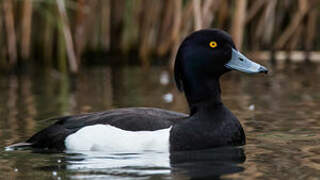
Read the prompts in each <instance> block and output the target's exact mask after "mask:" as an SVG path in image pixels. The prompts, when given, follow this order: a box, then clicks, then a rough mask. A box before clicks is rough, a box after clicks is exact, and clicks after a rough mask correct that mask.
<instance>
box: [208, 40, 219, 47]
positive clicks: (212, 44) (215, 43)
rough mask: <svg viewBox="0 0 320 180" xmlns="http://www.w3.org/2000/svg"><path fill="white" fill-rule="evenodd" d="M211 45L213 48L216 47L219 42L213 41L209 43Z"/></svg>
mask: <svg viewBox="0 0 320 180" xmlns="http://www.w3.org/2000/svg"><path fill="white" fill-rule="evenodd" d="M209 46H210V47H212V48H215V47H217V46H218V44H217V42H215V41H211V42H210V43H209Z"/></svg>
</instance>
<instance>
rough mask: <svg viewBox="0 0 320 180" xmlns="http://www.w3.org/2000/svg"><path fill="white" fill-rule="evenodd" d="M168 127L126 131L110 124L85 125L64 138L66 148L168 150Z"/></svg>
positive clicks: (126, 150) (113, 150)
mask: <svg viewBox="0 0 320 180" xmlns="http://www.w3.org/2000/svg"><path fill="white" fill-rule="evenodd" d="M170 129H171V127H170V128H167V129H161V130H157V131H126V130H122V129H119V128H116V127H114V126H110V125H102V124H97V125H92V126H87V127H84V128H82V129H80V130H79V131H77V132H76V133H74V134H71V135H69V136H68V137H67V138H66V139H65V145H66V149H67V150H81V151H112V152H139V151H158V152H167V151H169V134H170Z"/></svg>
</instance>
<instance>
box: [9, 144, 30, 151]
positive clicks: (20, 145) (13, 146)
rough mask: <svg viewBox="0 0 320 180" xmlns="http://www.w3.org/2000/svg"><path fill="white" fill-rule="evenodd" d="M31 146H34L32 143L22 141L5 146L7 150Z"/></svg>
mask: <svg viewBox="0 0 320 180" xmlns="http://www.w3.org/2000/svg"><path fill="white" fill-rule="evenodd" d="M31 146H32V143H28V142H20V143H16V144H12V145H10V146H7V147H5V150H6V151H12V150H16V149H24V148H28V147H31Z"/></svg>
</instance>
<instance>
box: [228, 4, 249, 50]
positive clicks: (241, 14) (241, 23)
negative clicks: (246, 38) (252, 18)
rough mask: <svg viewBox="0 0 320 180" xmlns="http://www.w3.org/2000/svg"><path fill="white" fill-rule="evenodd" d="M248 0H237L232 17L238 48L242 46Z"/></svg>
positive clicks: (233, 33) (234, 38)
mask: <svg viewBox="0 0 320 180" xmlns="http://www.w3.org/2000/svg"><path fill="white" fill-rule="evenodd" d="M246 6H247V0H237V1H236V3H235V8H236V9H235V12H234V15H233V19H232V28H231V34H232V37H233V40H234V43H235V45H236V47H237V48H238V49H241V47H242V39H243V33H244V27H245V18H246Z"/></svg>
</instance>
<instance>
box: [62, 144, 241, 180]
mask: <svg viewBox="0 0 320 180" xmlns="http://www.w3.org/2000/svg"><path fill="white" fill-rule="evenodd" d="M65 158H66V159H65V162H66V169H67V170H68V171H71V172H81V174H77V173H75V174H74V175H73V176H76V177H77V178H81V177H79V175H80V176H85V177H86V178H89V179H90V174H92V172H95V173H98V172H99V174H100V175H102V174H103V175H105V176H106V177H110V176H118V177H119V176H121V177H148V176H149V177H150V176H160V177H167V178H169V179H170V177H175V176H183V177H186V178H195V179H198V178H200V179H206V178H209V179H219V178H220V177H221V176H222V175H226V174H232V173H237V172H241V171H243V170H244V168H243V167H242V166H241V163H243V162H244V161H245V159H246V157H245V154H244V150H243V149H242V148H241V147H224V148H216V149H209V150H201V151H184V152H174V153H171V154H169V153H167V152H151V151H148V152H141V153H125V152H119V153H106V152H92V151H91V152H90V151H88V152H81V153H79V152H77V153H75V152H67V155H66V156H65ZM93 178H94V177H93Z"/></svg>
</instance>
